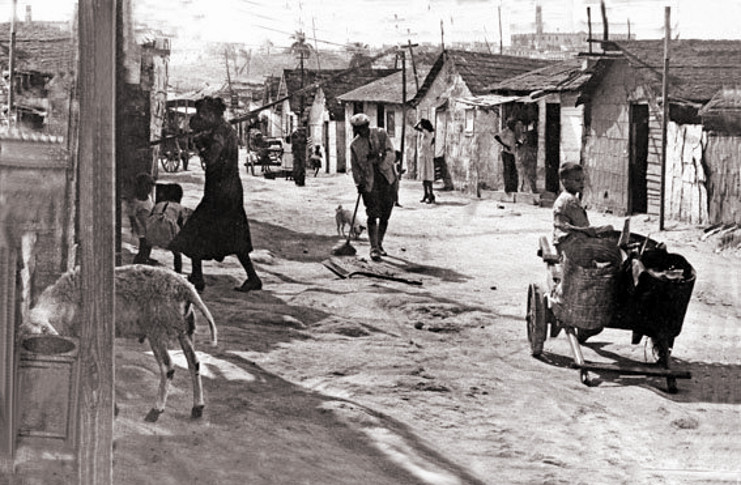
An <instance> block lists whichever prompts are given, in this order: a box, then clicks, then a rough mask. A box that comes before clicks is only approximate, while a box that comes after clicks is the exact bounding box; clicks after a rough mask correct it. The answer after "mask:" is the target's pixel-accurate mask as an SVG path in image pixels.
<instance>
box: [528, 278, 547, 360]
mask: <svg viewBox="0 0 741 485" xmlns="http://www.w3.org/2000/svg"><path fill="white" fill-rule="evenodd" d="M547 330H548V325H547V324H546V321H545V305H544V303H543V292H542V291H541V290H540V288H539V287H538V285H536V284H531V285H530V286H529V287H528V289H527V339H528V341H529V342H530V353H531V354H532V356H533V357H537V356H539V355H540V354H542V353H543V343H544V342H545V339H546V336H547V335H546V334H547Z"/></svg>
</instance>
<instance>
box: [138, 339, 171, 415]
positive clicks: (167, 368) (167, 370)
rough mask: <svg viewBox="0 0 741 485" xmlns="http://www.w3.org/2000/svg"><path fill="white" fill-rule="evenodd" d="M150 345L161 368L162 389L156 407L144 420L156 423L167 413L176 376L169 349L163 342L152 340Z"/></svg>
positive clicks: (160, 388)
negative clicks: (168, 399) (161, 415)
mask: <svg viewBox="0 0 741 485" xmlns="http://www.w3.org/2000/svg"><path fill="white" fill-rule="evenodd" d="M149 344H150V345H151V346H152V352H153V353H154V358H155V359H156V360H157V365H159V367H160V387H159V392H158V394H157V401H156V402H155V404H154V407H153V408H152V409H150V410H149V413H148V414H147V416H146V417H145V418H144V420H145V421H149V422H150V423H154V422H155V421H157V419H159V417H160V414H162V413H164V412H165V405H166V404H167V394H168V392H169V390H170V382H171V381H172V377H173V376H174V375H175V368H174V367H173V366H172V360H171V359H170V354H169V353H168V352H167V347H165V344H164V343H163V342H161V341H154V340H153V339H152V338H150V339H149Z"/></svg>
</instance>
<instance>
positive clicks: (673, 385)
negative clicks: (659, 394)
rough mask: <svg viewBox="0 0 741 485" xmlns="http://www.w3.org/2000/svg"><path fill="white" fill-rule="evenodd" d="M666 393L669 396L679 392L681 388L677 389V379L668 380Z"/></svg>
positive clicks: (670, 378) (668, 378) (669, 378)
mask: <svg viewBox="0 0 741 485" xmlns="http://www.w3.org/2000/svg"><path fill="white" fill-rule="evenodd" d="M666 392H667V393H669V394H676V393H677V392H679V388H677V378H676V377H667V378H666Z"/></svg>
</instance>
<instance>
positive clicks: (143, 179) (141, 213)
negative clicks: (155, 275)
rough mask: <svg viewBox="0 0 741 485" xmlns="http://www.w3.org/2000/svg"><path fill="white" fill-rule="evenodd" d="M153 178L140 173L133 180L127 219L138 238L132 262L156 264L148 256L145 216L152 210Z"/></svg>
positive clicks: (150, 251) (150, 247) (149, 248)
mask: <svg viewBox="0 0 741 485" xmlns="http://www.w3.org/2000/svg"><path fill="white" fill-rule="evenodd" d="M154 185H155V184H154V179H153V178H152V176H151V175H149V174H148V173H144V172H142V173H140V174H138V175H137V176H136V179H135V180H134V198H133V199H131V200H130V201H129V221H130V222H131V229H132V231H133V233H134V235H135V236H136V237H137V238H138V239H139V252H138V253H137V255H136V256H135V257H134V264H157V261H155V260H153V259H151V258H150V257H149V256H150V254H151V253H152V246H151V245H150V244H149V243H148V242H147V218H148V217H149V214H150V213H151V212H152V208H153V207H154V202H153V201H152V197H151V194H152V188H153V187H154Z"/></svg>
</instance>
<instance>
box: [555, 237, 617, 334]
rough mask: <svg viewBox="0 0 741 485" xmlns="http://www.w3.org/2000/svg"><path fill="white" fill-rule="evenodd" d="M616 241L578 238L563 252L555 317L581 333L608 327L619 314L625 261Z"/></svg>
mask: <svg viewBox="0 0 741 485" xmlns="http://www.w3.org/2000/svg"><path fill="white" fill-rule="evenodd" d="M617 241H618V238H617V237H612V236H608V237H601V238H591V237H579V238H575V239H574V240H572V241H569V242H568V244H565V245H564V246H563V248H562V268H563V275H562V279H561V285H560V286H559V287H558V288H557V289H556V292H557V293H558V294H557V295H554V296H555V297H556V298H557V300H560V301H558V304H556V305H553V313H554V314H555V316H556V318H558V319H559V320H560V321H561V322H563V323H564V324H566V325H569V326H571V327H576V328H580V329H589V330H593V329H598V328H603V327H605V326H607V325H609V324H610V323H611V322H612V319H613V317H614V315H615V312H616V306H617V295H618V292H619V280H620V269H621V266H622V259H621V257H620V249H619V248H618V246H617Z"/></svg>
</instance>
